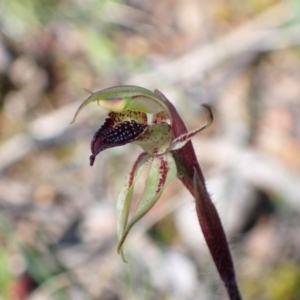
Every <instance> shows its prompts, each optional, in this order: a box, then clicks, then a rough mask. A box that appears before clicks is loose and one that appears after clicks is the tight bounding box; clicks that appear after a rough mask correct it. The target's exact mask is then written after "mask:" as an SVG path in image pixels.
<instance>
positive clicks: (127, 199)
mask: <svg viewBox="0 0 300 300" xmlns="http://www.w3.org/2000/svg"><path fill="white" fill-rule="evenodd" d="M149 158H150V155H148V154H147V153H142V154H141V155H140V156H139V157H138V159H137V160H136V162H135V163H134V165H133V168H132V170H131V172H130V173H129V174H128V175H127V177H126V179H125V182H124V184H123V186H122V188H121V191H120V194H119V197H118V200H117V220H118V223H117V233H118V239H119V240H120V239H121V238H122V236H123V235H124V232H125V228H126V225H127V222H128V215H129V211H130V205H131V200H132V193H133V188H134V184H135V182H136V181H137V179H138V178H139V176H140V175H141V173H142V171H143V170H144V167H145V166H146V163H147V162H148V161H149ZM119 252H120V251H119ZM121 255H122V259H123V261H126V260H125V258H124V255H123V252H122V251H121Z"/></svg>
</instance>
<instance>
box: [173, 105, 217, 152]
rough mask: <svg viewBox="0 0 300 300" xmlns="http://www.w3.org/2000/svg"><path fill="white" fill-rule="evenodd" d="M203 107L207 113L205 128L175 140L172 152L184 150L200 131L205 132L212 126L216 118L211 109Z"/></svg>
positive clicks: (206, 106)
mask: <svg viewBox="0 0 300 300" xmlns="http://www.w3.org/2000/svg"><path fill="white" fill-rule="evenodd" d="M202 106H203V107H204V108H205V109H206V113H207V121H206V123H205V124H204V125H203V126H201V127H199V128H196V129H195V130H192V131H189V132H187V133H185V134H182V135H180V136H179V137H177V138H176V139H174V140H173V141H172V145H171V147H170V149H169V150H170V151H173V150H177V149H180V148H182V147H183V146H184V145H185V144H186V143H187V142H188V141H190V140H191V138H192V137H194V135H196V134H197V133H199V132H200V131H202V130H204V129H205V128H207V127H209V126H210V125H211V124H212V122H213V119H214V117H213V113H212V110H211V108H210V107H209V106H208V105H206V104H203V105H202Z"/></svg>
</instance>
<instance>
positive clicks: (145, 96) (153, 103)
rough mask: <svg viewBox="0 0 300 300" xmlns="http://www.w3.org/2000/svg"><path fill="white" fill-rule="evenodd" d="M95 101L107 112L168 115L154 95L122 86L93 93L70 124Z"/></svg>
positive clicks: (166, 109) (162, 103) (164, 106)
mask: <svg viewBox="0 0 300 300" xmlns="http://www.w3.org/2000/svg"><path fill="white" fill-rule="evenodd" d="M95 101H97V102H98V104H99V106H100V107H102V108H104V109H107V110H109V111H115V112H120V111H124V110H131V111H140V112H144V113H149V114H156V113H159V112H162V111H164V112H165V113H166V114H167V115H168V116H169V115H170V113H169V110H168V108H167V106H166V105H165V103H164V102H163V101H162V100H161V99H160V98H158V96H157V95H156V94H155V93H153V92H151V91H149V90H147V89H144V88H141V87H138V86H131V85H127V86H126V85H124V86H116V87H112V88H108V89H105V90H101V91H98V92H96V93H93V94H92V95H91V96H90V97H88V98H87V99H86V100H85V101H84V102H83V103H82V104H81V105H80V107H79V108H78V110H77V112H76V114H75V116H74V118H73V120H72V122H71V124H72V123H74V122H75V120H76V118H77V116H78V114H79V113H80V111H81V110H82V109H83V108H84V107H85V106H86V105H88V104H89V103H91V102H95Z"/></svg>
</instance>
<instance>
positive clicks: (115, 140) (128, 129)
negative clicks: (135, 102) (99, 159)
mask: <svg viewBox="0 0 300 300" xmlns="http://www.w3.org/2000/svg"><path fill="white" fill-rule="evenodd" d="M147 126H148V125H146V124H139V123H137V122H136V121H134V120H131V121H124V122H122V123H118V124H116V125H115V124H114V121H113V120H112V119H111V118H107V119H106V120H105V123H104V124H103V125H102V126H101V127H100V129H99V130H98V131H97V132H96V133H95V135H94V137H93V140H92V143H91V151H92V155H91V156H90V165H91V166H92V165H93V164H94V161H95V158H96V156H97V154H99V153H100V152H101V151H103V150H105V149H107V148H112V147H117V146H122V145H125V144H127V143H130V142H133V141H134V140H136V139H137V137H138V136H139V135H140V134H141V133H143V132H144V129H145V128H146V127H147Z"/></svg>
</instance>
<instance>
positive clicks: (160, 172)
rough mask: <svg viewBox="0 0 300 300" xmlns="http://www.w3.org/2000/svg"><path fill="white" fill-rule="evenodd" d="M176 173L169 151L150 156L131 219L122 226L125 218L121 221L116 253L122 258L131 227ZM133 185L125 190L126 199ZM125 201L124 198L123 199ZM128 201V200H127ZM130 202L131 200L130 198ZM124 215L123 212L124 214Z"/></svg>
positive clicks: (153, 203)
mask: <svg viewBox="0 0 300 300" xmlns="http://www.w3.org/2000/svg"><path fill="white" fill-rule="evenodd" d="M176 175H177V168H176V163H175V161H174V159H173V156H172V154H171V153H166V154H163V155H159V156H154V157H153V158H152V163H151V166H150V170H149V175H148V178H147V181H146V184H145V188H144V191H143V195H142V198H141V199H140V201H139V204H138V206H137V209H136V211H135V213H134V214H133V216H132V218H131V220H130V221H129V222H128V224H127V225H126V227H125V228H124V227H123V226H124V224H125V218H124V220H123V221H122V225H123V226H122V234H121V235H119V243H118V253H121V255H122V258H123V260H124V254H123V244H124V241H125V239H126V236H127V235H128V233H129V231H130V229H131V227H132V226H133V225H134V224H135V223H136V222H138V221H139V220H140V219H141V218H142V217H143V216H144V215H145V214H146V213H147V212H148V211H149V210H150V209H151V208H152V207H153V206H154V205H155V203H156V202H157V201H158V199H159V198H160V196H161V194H162V192H163V190H164V188H165V186H166V185H167V184H168V183H170V182H171V181H172V180H173V179H174V178H175V177H176ZM132 192H133V185H132V186H131V187H130V189H129V190H128V192H127V195H126V199H127V197H128V199H129V198H130V199H131V196H132ZM125 202H126V200H125ZM128 203H129V200H128ZM128 203H126V211H127V214H126V221H127V220H128V212H129V205H128ZM130 203H131V200H130ZM124 215H125V214H124Z"/></svg>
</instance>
